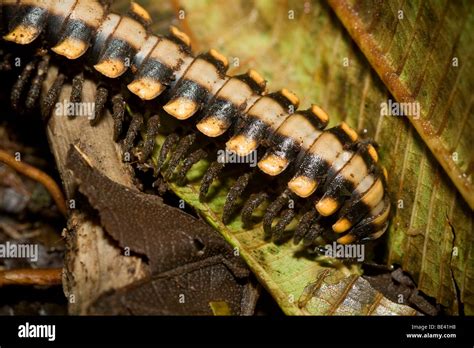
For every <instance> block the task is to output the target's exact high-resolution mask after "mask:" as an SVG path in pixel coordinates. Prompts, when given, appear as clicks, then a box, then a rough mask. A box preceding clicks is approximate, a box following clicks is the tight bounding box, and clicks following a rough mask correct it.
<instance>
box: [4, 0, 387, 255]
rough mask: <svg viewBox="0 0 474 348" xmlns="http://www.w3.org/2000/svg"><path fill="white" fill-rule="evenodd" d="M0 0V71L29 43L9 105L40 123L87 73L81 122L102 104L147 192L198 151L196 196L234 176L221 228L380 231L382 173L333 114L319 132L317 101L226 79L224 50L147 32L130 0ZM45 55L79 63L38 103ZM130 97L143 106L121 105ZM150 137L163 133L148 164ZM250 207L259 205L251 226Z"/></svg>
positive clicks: (274, 236) (270, 233)
mask: <svg viewBox="0 0 474 348" xmlns="http://www.w3.org/2000/svg"><path fill="white" fill-rule="evenodd" d="M0 4H1V6H0V10H1V13H0V16H1V17H2V20H1V30H2V36H3V43H2V48H1V54H2V62H1V65H0V69H1V70H8V69H9V67H10V65H11V60H12V55H11V53H9V49H10V47H16V46H17V45H25V46H27V47H29V46H31V47H33V46H34V47H35V49H36V51H35V52H36V53H35V54H34V55H33V58H32V59H31V61H30V62H29V63H28V64H26V65H25V66H24V67H23V70H22V72H21V73H20V75H19V77H18V79H17V81H16V83H15V84H14V86H13V87H12V92H11V104H12V107H13V108H14V109H16V110H20V109H22V108H26V109H29V110H30V109H32V108H34V107H35V106H39V107H40V110H41V113H42V115H43V117H44V118H46V119H47V118H48V117H49V116H50V115H51V114H52V112H53V108H54V105H55V104H56V102H57V100H58V96H59V92H60V91H61V88H62V86H63V84H64V83H65V82H66V81H69V82H70V83H71V85H72V93H71V96H70V102H71V103H80V102H81V100H82V88H83V82H84V79H85V75H86V74H89V75H93V76H95V78H96V79H97V84H98V89H97V94H96V100H95V104H94V105H95V108H94V115H93V117H92V118H91V122H90V123H91V126H94V125H96V124H97V123H98V122H100V119H101V114H102V113H103V112H104V110H105V109H106V108H107V107H108V105H109V103H110V105H111V109H112V117H113V120H114V140H115V141H117V142H121V144H122V147H123V150H124V152H126V153H130V152H131V153H133V155H134V156H135V157H136V159H137V160H136V163H137V164H138V166H139V167H141V168H145V169H146V168H148V169H150V168H152V171H153V175H154V177H155V179H154V180H155V181H154V186H155V189H157V190H158V191H164V190H166V186H167V183H169V182H171V181H173V182H176V183H177V184H178V185H184V184H186V181H187V179H186V173H187V172H188V171H189V170H190V169H191V168H192V167H193V166H194V165H196V164H197V163H198V162H200V161H201V160H204V159H206V161H208V163H209V165H208V167H207V169H206V170H205V172H204V174H203V176H202V177H201V178H200V180H201V183H200V194H199V199H200V200H201V201H206V200H207V199H209V197H208V195H209V189H210V187H211V185H213V183H215V182H216V180H217V179H219V178H222V177H225V176H232V177H233V178H234V179H235V180H234V181H233V183H232V185H231V187H230V189H229V190H228V193H227V198H226V201H225V203H224V206H223V212H222V220H223V223H225V224H228V223H229V222H230V221H232V219H233V217H234V216H235V215H236V214H237V213H238V212H239V213H240V215H241V219H242V222H243V224H244V226H246V227H248V228H250V227H251V226H252V225H254V224H256V223H261V224H262V226H263V230H264V231H265V236H266V237H268V238H269V239H271V240H273V241H278V240H280V239H282V238H283V236H284V234H285V232H287V231H288V230H289V228H288V227H289V226H290V224H291V223H292V222H293V223H294V225H295V227H294V228H293V230H291V229H290V230H291V236H292V237H293V240H294V242H295V244H298V243H303V245H304V246H307V247H309V246H316V245H317V244H318V243H319V242H318V241H319V240H320V237H321V238H323V237H324V238H326V239H327V238H332V239H333V240H336V241H337V242H338V243H341V244H349V243H364V242H367V241H370V240H373V239H376V238H378V237H380V236H381V235H382V234H383V233H384V232H385V230H386V229H387V226H388V223H389V215H390V199H389V196H388V193H387V172H386V170H385V169H384V168H383V167H382V166H381V165H380V163H379V158H378V157H379V156H378V153H377V150H376V144H375V143H374V142H372V141H371V140H368V139H362V138H360V137H359V135H358V134H357V132H356V131H355V130H353V129H352V128H350V127H349V126H348V125H347V124H346V123H344V122H342V123H341V124H339V125H337V126H335V127H332V128H326V127H327V125H328V122H329V116H328V115H327V113H326V112H325V111H324V110H323V109H322V108H320V107H319V106H317V105H312V106H311V107H310V108H309V109H307V110H298V106H299V99H298V97H297V96H296V95H295V94H294V93H293V92H291V91H289V90H288V89H282V90H279V91H275V92H268V91H267V87H266V81H265V79H264V78H263V77H262V76H261V75H260V74H259V73H257V72H256V71H255V70H249V71H248V72H247V73H245V74H241V75H237V76H229V75H227V74H226V72H227V69H228V67H229V63H228V60H227V58H226V57H225V56H224V55H222V54H221V53H219V52H218V51H217V50H215V49H210V50H209V51H208V52H205V53H201V54H197V55H194V54H193V53H192V50H191V46H190V44H191V40H190V38H189V37H188V36H187V35H186V34H185V33H184V32H182V31H180V30H179V29H178V28H177V27H174V26H172V27H171V28H170V30H169V33H168V34H167V35H163V36H158V35H154V34H153V33H151V30H150V23H151V18H150V15H149V14H148V13H147V11H146V10H145V9H144V8H142V7H141V6H140V5H138V4H137V3H135V2H132V3H131V8H130V11H129V13H127V14H126V15H119V14H116V13H113V12H111V11H110V10H109V8H110V4H109V3H108V2H107V1H93V0H2V1H1V2H0ZM15 44H17V45H15ZM48 49H50V51H52V52H53V53H49V50H48ZM64 58H66V59H64ZM53 60H61V61H62V62H64V64H67V62H68V61H75V60H77V61H78V62H80V63H75V64H74V67H71V69H72V71H74V73H65V72H63V71H61V69H60V73H59V74H58V77H57V78H56V80H55V82H54V83H53V85H52V87H51V88H50V89H49V91H48V92H47V95H46V97H44V98H43V99H41V98H40V91H41V86H42V83H43V82H44V79H45V75H46V71H47V69H48V66H49V65H50V64H51V62H52V61H53ZM69 65H71V66H72V64H69ZM10 68H11V67H10ZM125 86H126V88H125ZM129 93H132V94H133V95H135V96H136V97H138V98H136V97H134V96H132V95H131V94H129ZM131 98H135V99H136V102H137V103H138V104H139V105H147V106H148V109H147V110H148V111H147V112H143V113H136V112H127V102H128V101H129V100H130V99H131ZM40 99H41V100H40ZM150 110H152V111H150ZM70 116H71V117H74V116H75V115H70ZM166 124H168V125H169V124H174V125H175V126H174V128H173V127H165V125H166ZM159 135H162V136H163V137H164V141H163V142H162V144H161V145H160V146H159V148H158V149H159V150H158V155H157V156H156V159H155V160H152V154H153V152H154V149H155V148H157V146H158V144H157V141H156V139H157V137H158V136H159ZM222 151H224V152H225V153H226V154H230V155H234V156H236V157H237V158H241V159H242V158H243V159H245V158H249V157H251V156H255V159H256V160H255V164H256V165H255V166H251V165H249V163H231V161H225V160H222V156H219V155H218V153H219V152H220V153H222ZM242 162H245V161H242ZM262 183H264V184H262ZM257 209H263V213H262V214H261V216H260V217H261V221H260V222H257V217H256V216H255V212H256V210H257Z"/></svg>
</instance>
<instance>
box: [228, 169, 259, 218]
mask: <svg viewBox="0 0 474 348" xmlns="http://www.w3.org/2000/svg"><path fill="white" fill-rule="evenodd" d="M251 177H252V173H245V174H244V175H241V176H240V177H239V178H238V179H237V181H236V182H235V184H234V185H232V187H231V188H230V191H229V193H228V194H227V197H226V200H225V203H224V212H223V214H222V222H223V223H224V224H226V225H227V224H228V223H229V221H230V218H231V217H232V214H233V213H234V211H235V208H236V206H237V199H238V198H239V197H240V196H241V195H242V193H243V192H244V191H245V189H246V187H247V185H248V184H249V181H250V178H251Z"/></svg>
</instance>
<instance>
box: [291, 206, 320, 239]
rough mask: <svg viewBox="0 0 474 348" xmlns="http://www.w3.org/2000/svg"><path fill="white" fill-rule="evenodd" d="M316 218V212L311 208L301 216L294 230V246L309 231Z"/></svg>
mask: <svg viewBox="0 0 474 348" xmlns="http://www.w3.org/2000/svg"><path fill="white" fill-rule="evenodd" d="M316 216H317V212H316V209H314V208H311V210H309V211H308V212H306V213H305V214H304V215H303V217H302V218H301V221H300V223H299V224H298V227H297V228H296V232H295V235H294V236H293V243H294V244H295V245H296V244H299V242H301V240H302V239H303V237H304V236H305V235H306V233H307V232H308V231H309V229H310V228H311V225H312V223H313V222H314V219H315V218H316Z"/></svg>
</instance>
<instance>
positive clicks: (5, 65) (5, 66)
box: [0, 50, 12, 71]
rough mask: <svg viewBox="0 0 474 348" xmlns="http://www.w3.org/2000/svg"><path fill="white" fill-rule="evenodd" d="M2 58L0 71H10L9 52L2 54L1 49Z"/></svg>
mask: <svg viewBox="0 0 474 348" xmlns="http://www.w3.org/2000/svg"><path fill="white" fill-rule="evenodd" d="M1 53H2V60H1V62H0V71H10V70H12V65H11V63H10V60H11V57H12V55H11V54H10V53H8V54H4V52H3V50H2V52H1Z"/></svg>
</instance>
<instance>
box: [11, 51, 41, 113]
mask: <svg viewBox="0 0 474 348" xmlns="http://www.w3.org/2000/svg"><path fill="white" fill-rule="evenodd" d="M35 67H36V60H34V61H32V62H29V63H28V64H27V65H26V66H25V68H24V69H23V71H22V72H21V74H20V76H19V77H18V79H17V80H16V82H15V84H14V85H13V87H12V93H11V103H12V107H13V109H14V110H19V106H20V98H21V95H22V93H23V90H24V89H25V86H26V85H27V83H28V81H29V79H30V76H31V74H32V73H33V71H34V70H35Z"/></svg>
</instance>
